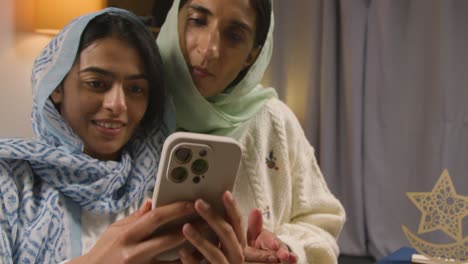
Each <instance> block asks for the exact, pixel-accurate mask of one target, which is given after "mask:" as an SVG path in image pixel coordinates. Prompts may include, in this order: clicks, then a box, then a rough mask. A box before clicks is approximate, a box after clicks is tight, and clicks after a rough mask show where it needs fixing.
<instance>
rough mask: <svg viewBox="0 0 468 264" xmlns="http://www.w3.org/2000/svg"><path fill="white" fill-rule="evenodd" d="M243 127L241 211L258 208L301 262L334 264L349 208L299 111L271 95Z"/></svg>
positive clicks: (238, 185) (267, 224) (239, 186)
mask: <svg viewBox="0 0 468 264" xmlns="http://www.w3.org/2000/svg"><path fill="white" fill-rule="evenodd" d="M243 130H244V133H243V134H242V135H241V136H240V138H239V141H240V143H241V145H242V147H243V161H242V165H241V169H240V172H239V175H238V179H237V182H236V186H235V188H234V196H235V198H236V199H237V202H238V203H239V205H240V207H241V210H242V214H243V215H244V216H245V217H247V215H248V213H249V212H250V210H252V209H253V208H255V207H258V208H260V209H261V210H262V211H263V216H264V223H265V227H266V228H267V229H269V230H270V231H273V232H274V233H275V234H276V235H277V236H278V237H279V238H280V239H281V240H282V241H283V242H285V243H286V244H288V245H289V246H290V247H291V248H292V250H293V251H294V252H295V253H296V254H298V256H299V263H324V264H330V263H336V262H337V257H338V253H339V250H338V246H337V242H336V239H337V237H338V235H339V233H340V231H341V229H342V227H343V224H344V221H345V212H344V209H343V207H342V206H341V204H340V202H339V201H338V200H337V199H336V198H335V197H334V196H333V194H331V193H330V191H329V189H328V187H327V184H326V183H325V180H324V178H323V176H322V173H321V172H320V169H319V167H318V164H317V161H316V158H315V155H314V149H313V147H312V146H311V145H310V143H309V142H308V140H307V138H306V137H305V135H304V132H303V130H302V127H301V126H300V124H299V122H298V120H297V119H296V117H295V115H294V114H293V113H292V111H291V110H290V109H289V108H288V107H287V106H286V105H285V104H284V103H282V102H281V101H279V100H278V99H270V100H269V101H268V102H267V103H266V104H265V106H264V107H263V108H262V110H261V111H259V112H258V113H257V114H256V115H255V117H254V118H252V120H251V121H250V122H249V123H248V124H247V128H245V129H243ZM245 220H246V219H245Z"/></svg>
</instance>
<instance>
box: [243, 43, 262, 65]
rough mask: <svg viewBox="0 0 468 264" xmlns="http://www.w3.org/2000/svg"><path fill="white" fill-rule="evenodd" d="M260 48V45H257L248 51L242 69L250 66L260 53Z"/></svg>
mask: <svg viewBox="0 0 468 264" xmlns="http://www.w3.org/2000/svg"><path fill="white" fill-rule="evenodd" d="M261 50H262V46H257V47H255V48H253V49H252V50H251V51H250V53H249V56H247V59H246V60H245V63H244V69H246V68H247V67H250V65H252V64H253V63H254V62H255V60H257V57H258V54H260V51H261Z"/></svg>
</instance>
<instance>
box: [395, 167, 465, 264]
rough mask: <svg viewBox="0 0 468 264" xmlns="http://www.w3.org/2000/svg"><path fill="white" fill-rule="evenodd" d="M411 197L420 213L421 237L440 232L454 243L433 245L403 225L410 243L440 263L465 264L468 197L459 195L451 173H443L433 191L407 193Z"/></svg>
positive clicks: (419, 232)
mask: <svg viewBox="0 0 468 264" xmlns="http://www.w3.org/2000/svg"><path fill="white" fill-rule="evenodd" d="M406 195H407V196H408V198H409V199H410V200H411V201H412V202H413V203H414V205H415V206H416V207H417V208H418V209H419V211H421V214H422V215H421V220H420V223H419V228H418V234H424V233H428V232H432V231H436V230H440V231H442V232H444V233H445V234H447V235H448V236H450V237H452V238H453V239H454V240H455V243H451V244H434V243H429V242H427V241H424V240H422V239H421V238H419V237H417V236H416V235H415V234H413V233H411V231H410V230H409V229H408V228H407V227H405V226H403V232H404V233H405V235H406V237H407V238H408V240H409V242H410V244H411V245H412V246H413V247H414V248H415V249H416V250H417V251H418V252H419V253H421V254H423V255H424V256H426V257H428V258H431V259H433V260H435V261H437V262H434V263H464V261H467V260H468V237H466V238H463V228H462V227H463V219H464V218H465V217H466V216H468V197H467V196H462V195H459V194H457V192H456V191H455V186H454V185H453V182H452V180H451V178H450V175H449V173H448V170H447V169H445V170H444V171H443V172H442V175H441V176H440V178H439V180H438V181H437V183H436V184H435V186H434V188H433V189H432V191H431V192H408V193H406Z"/></svg>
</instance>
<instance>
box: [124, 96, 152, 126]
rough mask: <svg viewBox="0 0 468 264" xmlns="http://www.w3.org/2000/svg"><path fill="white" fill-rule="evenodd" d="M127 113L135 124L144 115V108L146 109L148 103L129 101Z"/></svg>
mask: <svg viewBox="0 0 468 264" xmlns="http://www.w3.org/2000/svg"><path fill="white" fill-rule="evenodd" d="M127 107H128V114H129V116H130V117H131V118H132V120H133V121H134V123H135V124H137V123H140V122H141V120H142V119H143V117H144V116H145V113H146V110H147V109H148V103H145V102H141V101H138V102H131V103H129V105H128V106H127Z"/></svg>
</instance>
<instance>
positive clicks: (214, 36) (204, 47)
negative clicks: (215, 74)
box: [199, 29, 220, 60]
mask: <svg viewBox="0 0 468 264" xmlns="http://www.w3.org/2000/svg"><path fill="white" fill-rule="evenodd" d="M219 45H220V34H219V31H218V30H215V29H210V30H208V32H207V33H206V34H205V35H204V36H203V37H201V41H200V43H199V52H200V53H201V54H202V55H203V56H204V57H205V58H206V59H207V60H212V59H217V58H219Z"/></svg>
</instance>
